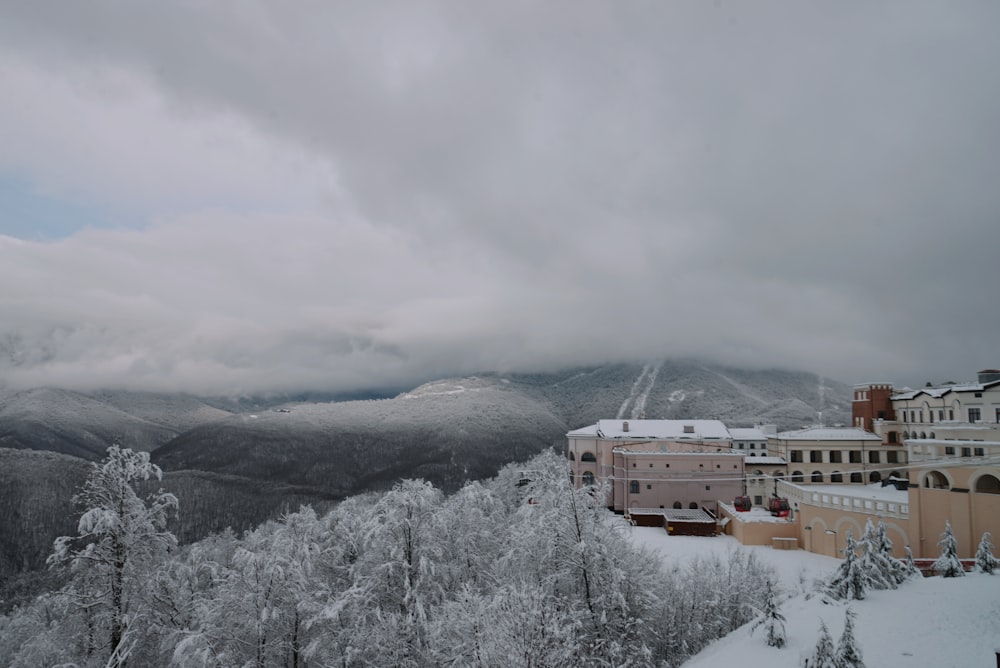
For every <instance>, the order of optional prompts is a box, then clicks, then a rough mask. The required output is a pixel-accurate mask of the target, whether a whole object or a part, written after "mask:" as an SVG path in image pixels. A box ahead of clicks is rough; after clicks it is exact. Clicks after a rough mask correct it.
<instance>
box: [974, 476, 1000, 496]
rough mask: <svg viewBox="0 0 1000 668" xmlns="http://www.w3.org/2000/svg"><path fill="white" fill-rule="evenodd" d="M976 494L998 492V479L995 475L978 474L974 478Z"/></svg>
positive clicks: (999, 485) (999, 483)
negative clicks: (976, 478)
mask: <svg viewBox="0 0 1000 668" xmlns="http://www.w3.org/2000/svg"><path fill="white" fill-rule="evenodd" d="M976 494H1000V480H998V479H997V477H996V476H995V475H989V474H986V475H984V476H980V478H979V479H978V480H976Z"/></svg>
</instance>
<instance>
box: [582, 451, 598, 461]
mask: <svg viewBox="0 0 1000 668" xmlns="http://www.w3.org/2000/svg"><path fill="white" fill-rule="evenodd" d="M580 461H581V462H596V461H597V457H595V456H594V453H593V452H585V453H583V454H582V455H580Z"/></svg>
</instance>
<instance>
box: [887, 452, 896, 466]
mask: <svg viewBox="0 0 1000 668" xmlns="http://www.w3.org/2000/svg"><path fill="white" fill-rule="evenodd" d="M885 456H886V462H888V463H890V464H898V463H899V453H898V452H896V451H895V450H890V451H889V452H887V453H885Z"/></svg>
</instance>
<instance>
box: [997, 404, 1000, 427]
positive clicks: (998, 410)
mask: <svg viewBox="0 0 1000 668" xmlns="http://www.w3.org/2000/svg"><path fill="white" fill-rule="evenodd" d="M996 412H997V414H996V418H997V419H996V423H997V424H1000V408H998V409H996Z"/></svg>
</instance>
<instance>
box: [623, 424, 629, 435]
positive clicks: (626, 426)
mask: <svg viewBox="0 0 1000 668" xmlns="http://www.w3.org/2000/svg"><path fill="white" fill-rule="evenodd" d="M622 431H623V432H625V433H626V434H627V433H628V422H622Z"/></svg>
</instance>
